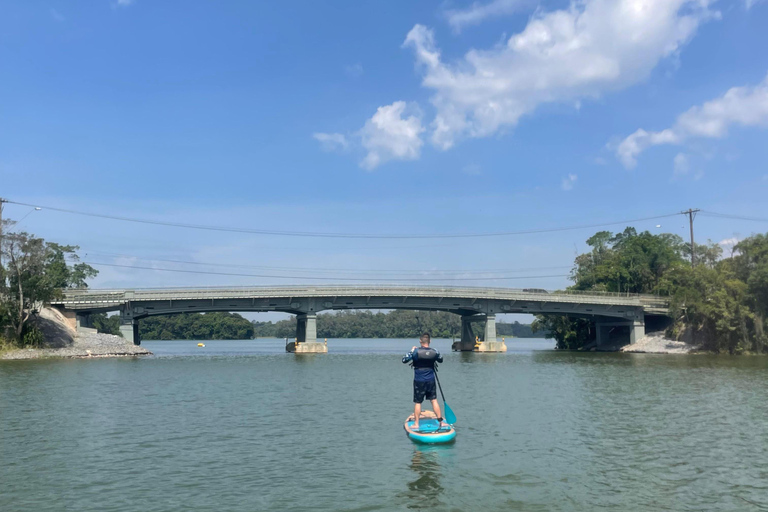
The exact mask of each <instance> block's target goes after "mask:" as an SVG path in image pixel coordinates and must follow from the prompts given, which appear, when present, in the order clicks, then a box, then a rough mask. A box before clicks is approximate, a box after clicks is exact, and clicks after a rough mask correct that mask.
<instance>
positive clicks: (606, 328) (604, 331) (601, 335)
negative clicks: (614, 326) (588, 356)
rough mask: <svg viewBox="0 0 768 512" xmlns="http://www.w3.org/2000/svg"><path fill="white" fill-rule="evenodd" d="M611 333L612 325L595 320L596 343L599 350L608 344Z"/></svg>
mask: <svg viewBox="0 0 768 512" xmlns="http://www.w3.org/2000/svg"><path fill="white" fill-rule="evenodd" d="M610 332H611V326H610V325H605V322H601V321H600V320H595V342H596V343H597V347H598V348H599V347H601V346H603V345H606V344H607V343H608V341H609V336H610Z"/></svg>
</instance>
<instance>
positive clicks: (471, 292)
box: [53, 286, 669, 313]
mask: <svg viewBox="0 0 768 512" xmlns="http://www.w3.org/2000/svg"><path fill="white" fill-rule="evenodd" d="M299 297H302V298H304V297H306V298H313V297H424V298H427V297H429V298H462V299H477V300H481V299H485V300H503V301H530V302H538V303H569V304H595V305H605V306H634V307H643V308H644V309H645V310H646V311H647V312H649V313H654V312H660V313H661V312H666V310H667V308H668V307H669V304H668V303H669V301H668V299H666V298H663V297H658V296H653V295H638V294H629V293H611V292H578V291H556V292H544V291H531V290H530V289H527V290H526V289H513V288H471V287H461V288H458V287H438V286H278V287H242V288H237V287H230V288H152V289H133V290H129V289H119V290H118V289H115V290H91V289H86V290H67V291H66V292H65V295H64V297H63V298H62V299H59V300H56V301H53V304H54V305H60V306H63V307H65V308H68V309H89V308H99V309H103V308H109V307H118V306H120V305H124V304H127V303H130V302H154V301H181V300H217V299H264V298H299Z"/></svg>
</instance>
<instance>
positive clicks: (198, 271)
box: [83, 261, 568, 282]
mask: <svg viewBox="0 0 768 512" xmlns="http://www.w3.org/2000/svg"><path fill="white" fill-rule="evenodd" d="M83 263H86V264H88V265H95V266H103V267H117V268H130V269H134V270H154V271H158V272H177V273H182V274H203V275H214V276H235V277H262V278H270V279H312V280H316V281H371V282H381V281H387V282H390V281H396V282H403V281H483V280H513V279H548V278H555V277H559V278H562V277H568V275H567V274H563V275H549V276H514V277H456V278H448V277H444V278H440V279H433V278H419V277H413V278H407V279H388V278H378V279H377V278H362V277H307V276H275V275H264V274H240V273H234V272H210V271H204V270H183V269H174V268H154V267H143V266H138V265H118V264H116V263H99V262H95V261H84V262H83Z"/></svg>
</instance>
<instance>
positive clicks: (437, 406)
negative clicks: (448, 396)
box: [430, 398, 448, 427]
mask: <svg viewBox="0 0 768 512" xmlns="http://www.w3.org/2000/svg"><path fill="white" fill-rule="evenodd" d="M430 402H432V410H433V411H435V415H436V416H437V417H438V418H442V417H443V415H442V414H440V404H439V403H437V399H436V398H435V399H434V400H430ZM440 425H441V426H443V427H445V426H447V425H448V424H447V423H446V422H445V421H441V422H440Z"/></svg>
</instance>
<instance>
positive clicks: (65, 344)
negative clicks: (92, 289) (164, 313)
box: [0, 308, 152, 359]
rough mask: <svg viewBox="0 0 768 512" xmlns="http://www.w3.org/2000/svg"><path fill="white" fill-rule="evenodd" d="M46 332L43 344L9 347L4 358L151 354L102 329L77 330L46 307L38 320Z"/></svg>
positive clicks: (56, 312)
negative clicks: (36, 346) (14, 348)
mask: <svg viewBox="0 0 768 512" xmlns="http://www.w3.org/2000/svg"><path fill="white" fill-rule="evenodd" d="M36 323H37V326H38V327H39V328H40V330H42V331H43V334H44V335H45V340H46V343H45V345H46V346H45V347H44V348H29V349H18V350H11V351H8V352H6V353H4V354H2V355H1V356H0V358H2V359H40V358H48V357H63V358H79V357H121V356H140V355H149V354H152V352H150V351H149V350H147V349H145V348H142V347H139V346H136V345H134V344H133V343H130V342H128V341H126V340H125V339H123V338H121V337H120V336H113V335H111V334H100V333H95V332H94V333H76V332H75V331H74V330H72V328H70V327H69V325H68V324H67V322H66V321H65V319H64V317H63V316H62V315H61V313H59V312H58V311H57V310H55V309H52V308H45V309H43V310H42V311H41V312H40V315H39V316H38V318H37V320H36Z"/></svg>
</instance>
